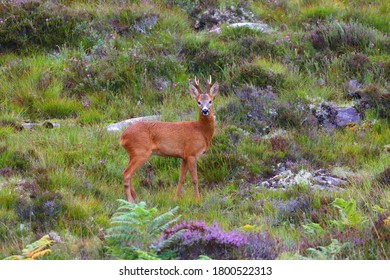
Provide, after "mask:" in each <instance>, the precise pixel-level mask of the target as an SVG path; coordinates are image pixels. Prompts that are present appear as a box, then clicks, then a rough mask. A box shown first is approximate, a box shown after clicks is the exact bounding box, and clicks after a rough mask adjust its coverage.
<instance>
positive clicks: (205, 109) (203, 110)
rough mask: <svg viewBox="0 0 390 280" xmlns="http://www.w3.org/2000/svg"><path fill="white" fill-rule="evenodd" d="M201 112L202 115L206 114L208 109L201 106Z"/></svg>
mask: <svg viewBox="0 0 390 280" xmlns="http://www.w3.org/2000/svg"><path fill="white" fill-rule="evenodd" d="M202 114H203V115H204V116H207V115H208V114H209V109H207V108H203V109H202Z"/></svg>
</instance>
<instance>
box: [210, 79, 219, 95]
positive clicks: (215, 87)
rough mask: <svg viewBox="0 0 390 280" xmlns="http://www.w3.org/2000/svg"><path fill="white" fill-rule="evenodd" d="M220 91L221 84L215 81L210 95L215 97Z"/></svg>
mask: <svg viewBox="0 0 390 280" xmlns="http://www.w3.org/2000/svg"><path fill="white" fill-rule="evenodd" d="M218 91H219V84H218V82H215V83H214V84H213V86H212V87H211V89H210V95H211V96H212V97H214V96H216V95H217V93H218Z"/></svg>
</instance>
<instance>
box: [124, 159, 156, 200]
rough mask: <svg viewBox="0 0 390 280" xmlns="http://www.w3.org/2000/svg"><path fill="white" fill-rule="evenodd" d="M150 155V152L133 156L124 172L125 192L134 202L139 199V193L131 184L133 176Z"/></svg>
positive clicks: (127, 197)
mask: <svg viewBox="0 0 390 280" xmlns="http://www.w3.org/2000/svg"><path fill="white" fill-rule="evenodd" d="M149 157H150V154H149V155H147V156H132V157H131V159H130V162H129V164H128V165H127V167H126V169H125V170H124V171H123V173H122V177H123V184H124V186H125V194H126V199H127V201H128V202H134V200H136V199H137V194H136V192H135V189H134V187H133V186H132V184H131V178H132V177H133V175H134V173H135V172H136V171H137V170H138V168H140V167H141V165H142V164H144V163H145V162H146V161H147V160H148V159H149Z"/></svg>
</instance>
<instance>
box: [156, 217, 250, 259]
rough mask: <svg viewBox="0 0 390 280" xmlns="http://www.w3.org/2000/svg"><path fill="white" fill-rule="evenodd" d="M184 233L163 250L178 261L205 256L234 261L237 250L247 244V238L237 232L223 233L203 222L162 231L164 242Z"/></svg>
mask: <svg viewBox="0 0 390 280" xmlns="http://www.w3.org/2000/svg"><path fill="white" fill-rule="evenodd" d="M180 231H184V232H183V233H182V234H181V235H179V236H177V237H176V238H175V239H173V241H172V242H171V244H170V246H168V247H165V248H164V250H168V249H169V250H173V251H175V252H176V255H177V257H178V258H179V259H184V260H191V259H197V258H198V257H199V256H200V255H207V256H209V257H211V258H212V259H235V258H236V257H237V253H238V252H237V250H238V248H240V247H241V246H243V245H245V244H247V241H248V236H247V235H246V234H244V233H242V232H239V231H231V232H224V231H222V230H221V229H220V227H219V225H218V224H217V223H213V224H212V225H211V226H207V225H206V223H205V222H203V221H184V222H182V223H180V224H178V225H175V226H174V227H172V228H169V229H167V230H165V231H164V233H163V235H162V240H163V241H165V240H167V239H170V238H171V237H172V236H174V235H175V234H176V233H177V232H180Z"/></svg>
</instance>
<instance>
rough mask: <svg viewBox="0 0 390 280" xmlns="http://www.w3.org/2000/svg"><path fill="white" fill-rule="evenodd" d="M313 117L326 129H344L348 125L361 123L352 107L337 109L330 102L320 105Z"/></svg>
mask: <svg viewBox="0 0 390 280" xmlns="http://www.w3.org/2000/svg"><path fill="white" fill-rule="evenodd" d="M314 115H315V117H316V118H317V120H318V123H319V124H320V125H322V126H323V127H325V128H327V129H334V128H336V127H345V126H346V125H347V124H349V123H359V122H360V121H361V117H360V114H359V112H358V111H357V110H356V109H355V108H354V107H345V108H342V107H337V106H336V105H334V104H333V103H330V102H326V103H322V104H320V106H319V107H318V108H316V109H315V110H314Z"/></svg>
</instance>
